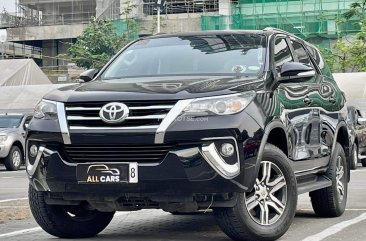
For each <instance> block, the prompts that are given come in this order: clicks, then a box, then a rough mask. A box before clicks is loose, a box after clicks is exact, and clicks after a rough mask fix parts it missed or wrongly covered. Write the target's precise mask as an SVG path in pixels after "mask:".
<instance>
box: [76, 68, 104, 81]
mask: <svg viewBox="0 0 366 241" xmlns="http://www.w3.org/2000/svg"><path fill="white" fill-rule="evenodd" d="M98 73H99V70H98V69H89V70H87V71H85V72H83V73H81V74H80V77H79V78H80V79H81V80H82V81H83V82H89V81H91V80H92V79H94V77H95V76H96V75H97V74H98Z"/></svg>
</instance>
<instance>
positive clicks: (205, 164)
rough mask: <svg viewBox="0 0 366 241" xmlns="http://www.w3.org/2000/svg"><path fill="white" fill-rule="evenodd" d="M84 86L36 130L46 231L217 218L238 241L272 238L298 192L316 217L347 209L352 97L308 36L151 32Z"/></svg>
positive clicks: (53, 105)
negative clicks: (147, 216)
mask: <svg viewBox="0 0 366 241" xmlns="http://www.w3.org/2000/svg"><path fill="white" fill-rule="evenodd" d="M81 78H82V79H84V80H85V81H88V82H87V83H83V84H79V85H74V86H71V87H65V88H62V89H59V90H57V91H54V92H52V93H50V94H48V95H46V96H45V97H44V99H43V100H42V101H41V102H40V103H39V104H38V106H37V107H36V110H35V114H34V116H35V119H34V120H33V121H32V122H31V124H30V126H29V131H28V136H27V173H28V176H29V180H30V187H29V200H30V205H31V210H32V213H33V215H34V217H35V219H36V221H37V222H38V224H39V225H40V226H41V227H42V228H43V229H44V230H45V231H47V232H48V233H50V234H52V235H54V236H58V237H63V238H85V237H91V236H94V235H97V234H98V233H99V232H101V231H102V230H103V229H104V228H105V227H106V226H107V225H108V224H109V222H110V221H111V220H112V218H113V215H114V213H115V212H116V211H134V210H141V209H151V208H153V209H163V210H164V211H166V212H170V213H173V214H183V213H192V212H197V211H199V210H206V209H212V210H213V213H214V215H215V217H216V219H217V222H218V224H219V226H220V227H221V228H222V230H223V231H224V232H225V233H226V234H227V235H228V236H229V237H230V238H232V239H233V240H275V239H277V238H279V237H281V236H282V235H283V234H284V233H285V232H286V231H287V230H288V228H289V227H290V225H291V223H292V220H293V217H294V215H295V211H296V204H297V196H298V195H299V194H302V193H309V195H310V197H311V201H312V205H313V208H314V211H315V213H316V214H317V215H319V216H324V217H335V216H340V215H342V214H343V212H344V210H345V207H346V202H347V184H348V181H349V160H350V152H351V148H350V143H349V142H350V141H349V136H348V132H347V126H346V122H345V118H346V116H347V110H346V107H345V100H344V97H343V95H342V93H341V91H340V90H339V88H338V86H337V84H336V83H335V81H334V80H333V77H332V75H331V73H330V71H329V69H328V67H327V65H326V64H325V62H324V60H323V58H322V56H321V55H320V53H319V51H318V50H317V49H316V48H315V47H314V46H312V45H310V44H308V43H306V42H304V41H302V40H301V39H299V38H297V37H295V36H293V35H290V34H288V33H286V32H283V31H280V30H276V29H265V30H263V31H218V32H201V33H186V34H177V35H159V36H152V37H146V38H142V39H139V40H137V41H135V42H133V43H131V44H130V45H128V46H127V47H126V48H124V49H123V50H122V51H121V52H120V53H119V54H117V56H116V57H115V58H114V59H112V60H111V61H110V63H109V64H107V65H106V66H105V68H104V69H102V70H101V71H97V70H89V71H87V72H86V73H85V74H83V75H82V76H81ZM121 228H123V227H121Z"/></svg>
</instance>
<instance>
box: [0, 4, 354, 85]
mask: <svg viewBox="0 0 366 241" xmlns="http://www.w3.org/2000/svg"><path fill="white" fill-rule="evenodd" d="M352 2H354V0H257V1H256V0H162V2H161V5H160V6H158V5H157V0H14V3H15V4H16V6H17V7H16V9H17V11H16V12H15V13H9V12H7V11H6V10H4V11H3V12H2V13H1V14H0V24H1V28H6V29H7V33H8V41H9V43H6V44H5V48H4V49H5V54H6V56H7V57H8V58H17V57H31V58H34V59H35V60H36V62H37V63H38V64H39V65H40V66H41V67H42V68H43V70H44V71H45V72H46V73H47V74H48V75H49V76H50V77H51V79H54V80H55V81H63V80H65V79H68V78H69V75H70V72H65V71H66V70H68V69H70V66H69V63H67V62H65V61H64V60H62V59H59V58H58V57H57V56H58V55H59V54H61V53H65V52H66V50H67V49H68V47H69V45H70V43H72V42H73V41H75V39H76V37H77V36H79V35H80V34H81V33H82V31H83V30H84V29H85V27H86V25H87V23H88V21H89V19H90V18H91V17H96V18H107V19H112V20H113V21H114V23H115V25H116V26H117V30H118V31H119V32H122V31H124V29H125V28H124V27H123V25H124V21H123V19H124V18H125V16H124V14H125V12H126V11H125V10H126V7H127V6H132V8H131V11H129V14H128V17H130V18H135V19H137V20H138V21H140V22H141V26H143V28H141V33H145V34H148V33H154V32H156V29H157V28H156V24H157V14H158V12H159V13H160V16H161V31H162V32H186V31H200V30H215V29H217V30H222V29H263V28H265V27H268V26H271V27H276V28H281V29H284V30H286V31H289V32H291V33H294V34H296V35H298V36H300V37H302V38H305V39H307V40H308V41H310V42H313V43H316V44H318V45H322V46H324V47H329V45H330V43H331V41H332V39H335V38H336V37H337V36H338V35H339V34H353V33H355V32H357V31H359V30H360V29H359V26H357V25H355V24H354V22H353V21H348V22H347V23H346V24H342V25H337V24H336V22H337V19H338V17H339V16H340V15H341V14H342V13H344V12H345V11H346V10H347V9H349V7H350V4H351V3H352ZM52 75H54V78H52Z"/></svg>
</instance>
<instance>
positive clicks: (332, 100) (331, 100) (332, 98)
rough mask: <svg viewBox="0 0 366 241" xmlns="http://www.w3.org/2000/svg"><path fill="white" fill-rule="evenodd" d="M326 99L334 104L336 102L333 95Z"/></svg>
mask: <svg viewBox="0 0 366 241" xmlns="http://www.w3.org/2000/svg"><path fill="white" fill-rule="evenodd" d="M328 101H329V102H330V103H331V104H332V105H335V104H336V103H337V100H336V99H335V98H334V97H330V98H329V99H328Z"/></svg>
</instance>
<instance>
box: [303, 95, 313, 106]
mask: <svg viewBox="0 0 366 241" xmlns="http://www.w3.org/2000/svg"><path fill="white" fill-rule="evenodd" d="M304 103H305V104H306V105H311V104H312V103H313V101H312V99H310V98H309V96H306V97H305V98H304Z"/></svg>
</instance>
